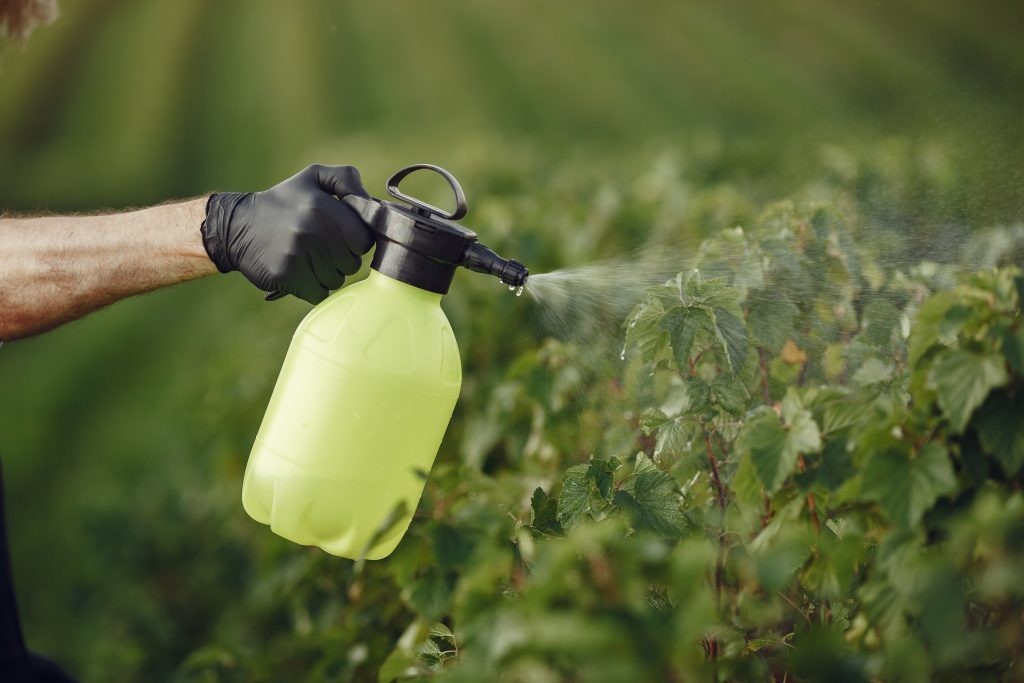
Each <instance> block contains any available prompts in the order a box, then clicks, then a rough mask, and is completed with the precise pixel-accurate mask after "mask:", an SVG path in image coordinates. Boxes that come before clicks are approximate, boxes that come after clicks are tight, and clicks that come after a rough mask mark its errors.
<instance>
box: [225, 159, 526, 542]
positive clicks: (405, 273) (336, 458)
mask: <svg viewBox="0 0 1024 683" xmlns="http://www.w3.org/2000/svg"><path fill="white" fill-rule="evenodd" d="M420 169H426V170H432V171H436V172H437V173H440V174H441V175H442V176H443V177H444V178H445V179H446V180H447V181H448V183H449V185H450V186H451V188H452V190H453V191H454V193H455V210H454V211H453V212H451V213H446V212H444V211H443V210H441V209H438V208H437V207H434V206H431V205H429V204H426V203H424V202H421V201H419V200H417V199H415V198H413V197H409V196H407V195H405V194H404V193H402V192H401V191H400V190H399V189H398V186H399V183H400V182H401V181H402V179H403V178H405V177H406V176H408V175H409V174H410V173H412V172H413V171H416V170H420ZM387 190H388V193H389V194H390V195H391V196H392V197H394V198H395V199H396V200H399V202H402V203H398V202H389V201H381V200H378V199H374V198H369V199H367V198H363V197H358V196H347V197H345V198H343V199H342V200H341V201H344V202H346V203H347V204H349V205H350V206H352V207H353V208H354V209H355V210H356V211H357V212H358V213H359V214H360V215H361V216H362V217H363V219H364V220H365V221H366V222H367V224H369V225H370V227H371V228H372V230H373V231H374V233H375V236H376V249H375V251H374V254H373V261H372V263H371V271H370V274H369V276H368V277H367V278H366V279H365V280H363V281H362V282H358V283H356V284H354V285H352V286H350V287H346V288H345V289H342V290H339V291H337V292H335V293H334V294H332V295H331V296H329V297H327V299H325V300H324V301H323V302H321V303H320V304H319V305H317V306H316V307H315V308H314V309H313V310H312V311H310V313H309V314H308V315H307V316H306V317H305V319H304V320H303V321H302V322H301V323H300V325H299V327H298V329H297V330H296V331H295V336H294V337H293V339H292V342H291V346H290V347H289V349H288V353H287V356H286V357H285V360H284V365H283V367H282V368H281V374H280V376H279V377H278V380H277V384H276V386H275V387H274V392H273V394H272V396H271V398H270V404H269V406H268V407H267V412H266V415H265V416H264V418H263V423H262V425H261V426H260V430H259V433H258V434H257V435H256V441H255V443H254V444H253V448H252V452H251V454H250V455H249V462H248V465H247V466H246V470H245V479H244V482H243V484H242V504H243V506H244V507H245V511H246V512H247V513H248V514H249V516H251V517H252V518H253V519H255V520H256V521H258V522H261V523H263V524H269V525H270V528H271V529H272V530H273V531H274V532H275V533H277V534H278V535H280V536H283V537H284V538H287V539H289V540H292V541H294V542H296V543H301V544H303V545H315V546H319V547H320V548H322V549H323V550H325V551H327V552H328V553H331V554H333V555H338V556H341V557H349V558H353V559H357V558H364V557H365V558H366V559H371V560H375V559H380V558H383V557H386V556H387V555H389V554H390V553H391V551H393V550H394V549H395V546H397V545H398V542H399V541H400V540H401V538H402V536H403V535H404V534H405V531H406V529H407V528H408V526H409V522H410V521H411V520H412V515H413V512H414V511H415V509H416V505H417V502H418V501H419V499H420V495H421V494H422V492H423V486H424V483H425V478H426V474H427V473H428V472H429V471H430V468H431V465H432V464H433V462H434V458H435V457H436V455H437V451H438V448H439V447H440V445H441V438H442V437H443V436H444V432H445V430H446V429H447V427H448V422H449V420H450V419H451V416H452V411H453V410H454V409H455V402H456V400H457V399H458V397H459V390H460V388H461V386H462V364H461V360H460V358H459V349H458V346H457V345H456V342H455V335H454V334H453V333H452V328H451V325H450V324H449V322H448V318H447V317H446V316H445V314H444V312H443V311H442V310H441V306H440V302H441V296H442V295H443V294H446V293H447V292H448V288H449V286H450V285H451V282H452V278H453V276H454V274H455V269H456V268H457V267H458V266H463V267H466V268H469V269H470V270H473V271H476V272H478V273H486V274H491V275H495V276H497V277H498V278H499V279H500V280H501V281H502V282H504V283H505V284H507V285H509V287H510V288H521V287H522V286H523V285H524V284H525V282H526V277H527V275H528V274H529V272H528V271H527V269H526V268H525V267H524V266H523V264H521V263H519V262H518V261H514V260H507V259H503V258H501V257H500V256H498V255H497V254H495V253H494V252H493V251H491V250H490V249H488V248H487V247H485V246H484V245H482V244H480V243H479V242H478V241H477V236H476V233H474V232H473V231H471V230H468V229H466V228H465V227H463V226H461V225H459V224H458V223H456V222H455V221H457V220H459V219H460V218H462V217H463V216H465V215H466V197H465V194H464V193H463V191H462V188H461V187H460V186H459V183H458V181H457V180H456V179H455V178H454V177H453V176H452V175H451V174H450V173H448V172H447V171H445V170H444V169H442V168H440V167H438V166H433V165H431V164H415V165H413V166H408V167H406V168H403V169H402V170H400V171H398V172H397V173H395V174H394V175H393V176H392V177H391V178H390V179H389V180H388V182H387ZM520 291H521V290H520Z"/></svg>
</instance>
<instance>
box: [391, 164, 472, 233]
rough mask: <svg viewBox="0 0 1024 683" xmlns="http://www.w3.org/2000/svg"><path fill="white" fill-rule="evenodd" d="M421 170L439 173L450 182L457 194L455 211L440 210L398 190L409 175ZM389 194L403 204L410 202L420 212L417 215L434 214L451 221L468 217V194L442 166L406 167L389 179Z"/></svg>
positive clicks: (422, 165)
mask: <svg viewBox="0 0 1024 683" xmlns="http://www.w3.org/2000/svg"><path fill="white" fill-rule="evenodd" d="M421 169H424V170H428V171H437V172H438V173H440V174H441V175H442V176H444V179H445V180H447V181H448V185H450V186H451V188H452V191H453V192H455V210H454V211H452V212H451V213H448V212H447V211H444V210H443V209H439V208H437V207H436V206H431V205H430V204H427V203H426V202H421V201H420V200H418V199H416V198H415V197H410V196H409V195H407V194H405V193H404V192H402V191H401V190H399V189H398V184H399V183H400V182H402V180H404V179H405V177H406V176H407V175H409V174H410V173H412V172H413V171H419V170H421ZM388 194H389V195H391V196H392V197H394V198H395V199H401V200H402V201H403V202H408V203H409V205H411V206H412V207H414V208H415V209H418V210H419V211H417V213H421V214H423V215H424V216H426V215H428V214H430V213H432V214H435V215H437V216H440V217H441V218H447V219H448V220H450V221H457V220H459V219H460V218H462V217H463V216H465V215H466V194H465V193H464V192H463V191H462V186H461V185H459V181H458V180H456V179H455V176H453V175H452V174H451V173H449V172H448V171H446V170H444V169H443V168H441V167H440V166H435V165H434V164H413V165H412V166H406V167H405V168H403V169H402V170H400V171H398V172H397V173H395V174H394V175H393V176H391V177H390V178H388ZM424 212H426V213H424Z"/></svg>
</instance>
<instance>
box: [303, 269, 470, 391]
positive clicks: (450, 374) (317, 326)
mask: <svg viewBox="0 0 1024 683" xmlns="http://www.w3.org/2000/svg"><path fill="white" fill-rule="evenodd" d="M369 284H372V283H367V282H366V281H364V282H359V283H356V284H354V285H352V286H351V287H348V288H346V289H343V290H341V291H339V292H336V293H335V294H332V295H331V296H330V297H328V298H327V299H326V300H325V301H323V302H321V303H320V304H318V305H317V306H316V307H315V308H314V309H313V310H312V311H311V312H310V313H309V314H308V315H307V316H306V318H305V319H304V320H303V321H302V323H301V324H300V325H299V328H298V329H297V330H296V332H295V337H294V339H293V341H292V347H293V350H294V351H295V352H303V351H304V352H312V353H315V354H317V355H319V356H321V357H323V358H325V359H327V360H329V361H331V362H333V363H335V364H337V365H341V366H343V367H347V368H349V369H351V370H355V371H358V372H360V373H364V374H372V375H376V376H380V377H382V378H386V379H390V380H393V381H398V382H400V383H402V384H403V385H405V386H408V387H410V388H412V389H418V390H421V391H422V390H426V391H437V392H440V393H441V394H444V395H448V394H451V393H457V392H458V389H459V387H460V386H461V382H462V369H461V366H462V363H461V359H460V357H459V349H458V343H457V342H456V339H455V334H454V332H453V331H452V327H451V324H450V323H449V321H448V317H447V316H446V315H445V313H444V311H443V310H442V309H441V307H440V306H439V305H438V304H437V302H432V301H427V300H424V299H422V298H416V297H409V296H403V292H401V291H398V292H395V291H388V290H385V289H383V288H379V287H373V286H366V285H369Z"/></svg>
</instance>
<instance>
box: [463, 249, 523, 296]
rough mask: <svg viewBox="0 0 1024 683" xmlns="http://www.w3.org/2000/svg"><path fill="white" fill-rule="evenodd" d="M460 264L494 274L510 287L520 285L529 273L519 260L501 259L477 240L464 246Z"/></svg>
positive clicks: (473, 269)
mask: <svg viewBox="0 0 1024 683" xmlns="http://www.w3.org/2000/svg"><path fill="white" fill-rule="evenodd" d="M462 265H463V266H465V267H466V268H469V269H470V270H472V271H475V272H477V273H484V274H485V275H494V276H496V277H497V278H498V279H499V280H501V281H502V282H504V283H505V284H506V285H509V286H511V287H522V286H523V285H524V284H526V276H528V275H529V274H530V271H529V270H527V269H526V266H524V265H523V264H522V263H520V262H519V261H516V260H515V259H503V258H501V257H500V256H498V255H497V254H495V253H494V252H493V251H492V250H490V249H488V248H487V247H485V246H484V245H482V244H480V243H479V242H473V243H472V244H470V245H469V246H468V247H467V248H466V253H465V255H464V256H463V258H462Z"/></svg>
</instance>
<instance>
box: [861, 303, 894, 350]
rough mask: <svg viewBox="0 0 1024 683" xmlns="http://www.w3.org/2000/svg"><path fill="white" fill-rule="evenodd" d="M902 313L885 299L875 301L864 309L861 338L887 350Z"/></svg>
mask: <svg viewBox="0 0 1024 683" xmlns="http://www.w3.org/2000/svg"><path fill="white" fill-rule="evenodd" d="M899 316H900V312H899V311H898V310H896V307H895V306H893V305H892V304H891V303H889V302H888V301H886V300H885V299H875V300H873V301H871V302H870V303H868V305H867V306H865V307H864V312H863V313H862V314H861V328H862V330H863V331H862V333H861V338H862V339H863V340H864V341H865V342H866V343H868V344H870V345H872V346H875V347H882V348H887V347H889V346H890V345H891V344H890V342H891V340H892V331H893V329H894V328H895V327H896V321H897V320H899Z"/></svg>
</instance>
